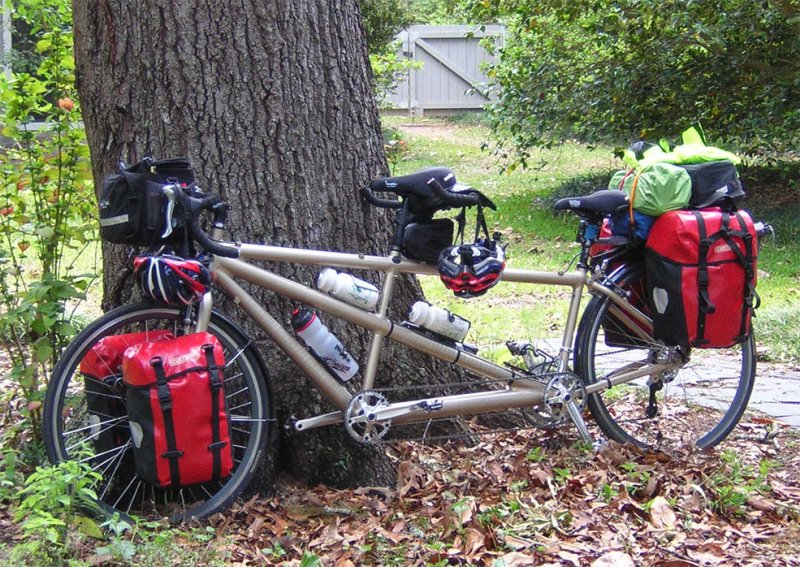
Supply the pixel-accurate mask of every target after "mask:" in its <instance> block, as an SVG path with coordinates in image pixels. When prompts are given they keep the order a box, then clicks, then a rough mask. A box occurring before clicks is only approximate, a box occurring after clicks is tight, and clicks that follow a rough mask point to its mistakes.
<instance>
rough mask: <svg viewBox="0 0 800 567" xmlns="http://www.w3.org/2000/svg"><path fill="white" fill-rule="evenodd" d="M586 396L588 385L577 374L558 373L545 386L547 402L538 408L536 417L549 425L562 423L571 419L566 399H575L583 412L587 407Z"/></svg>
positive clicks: (553, 425) (554, 425)
mask: <svg viewBox="0 0 800 567" xmlns="http://www.w3.org/2000/svg"><path fill="white" fill-rule="evenodd" d="M586 398H587V396H586V387H585V386H584V385H583V381H582V380H581V379H580V378H579V377H578V375H577V374H573V373H571V372H565V373H561V374H556V375H554V376H553V377H552V378H551V379H550V381H549V382H548V383H547V386H545V389H544V399H545V403H544V404H542V405H541V406H538V407H537V408H536V409H537V411H536V417H537V418H538V419H539V420H541V421H546V422H547V425H548V426H549V427H556V426H559V425H562V424H563V423H564V422H566V421H567V420H568V419H569V411H568V410H567V408H566V405H565V402H566V400H568V399H569V400H572V401H574V402H575V403H576V404H577V406H578V409H579V410H580V411H581V412H582V411H583V410H584V409H585V408H586Z"/></svg>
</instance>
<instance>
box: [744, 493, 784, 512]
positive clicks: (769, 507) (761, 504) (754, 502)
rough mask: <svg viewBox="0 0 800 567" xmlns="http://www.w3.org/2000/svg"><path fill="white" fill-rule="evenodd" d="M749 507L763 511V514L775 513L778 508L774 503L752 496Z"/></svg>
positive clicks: (749, 499) (748, 502) (748, 503)
mask: <svg viewBox="0 0 800 567" xmlns="http://www.w3.org/2000/svg"><path fill="white" fill-rule="evenodd" d="M747 505H748V506H751V507H752V508H755V509H756V510H761V511H762V512H774V511H775V509H776V508H777V506H775V503H774V502H772V501H770V500H767V499H766V498H762V497H761V496H751V497H750V498H748V499H747Z"/></svg>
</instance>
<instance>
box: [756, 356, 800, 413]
mask: <svg viewBox="0 0 800 567" xmlns="http://www.w3.org/2000/svg"><path fill="white" fill-rule="evenodd" d="M750 408H751V409H755V410H758V411H762V412H764V413H767V414H769V415H771V416H774V417H777V418H779V419H780V420H781V421H784V422H786V423H788V424H790V425H791V426H793V427H800V369H798V368H793V367H790V366H786V365H783V364H768V363H765V362H759V363H758V366H757V369H756V384H755V387H754V388H753V394H752V395H751V396H750Z"/></svg>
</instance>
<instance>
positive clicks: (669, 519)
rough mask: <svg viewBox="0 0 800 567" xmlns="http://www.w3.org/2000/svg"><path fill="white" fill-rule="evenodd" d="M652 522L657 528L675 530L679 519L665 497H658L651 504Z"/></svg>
mask: <svg viewBox="0 0 800 567" xmlns="http://www.w3.org/2000/svg"><path fill="white" fill-rule="evenodd" d="M650 521H651V522H652V523H653V526H654V527H656V528H674V527H675V522H676V521H677V518H676V517H675V512H673V510H672V506H670V505H669V502H667V499H666V498H664V497H663V496H656V497H655V498H653V500H652V501H651V502H650Z"/></svg>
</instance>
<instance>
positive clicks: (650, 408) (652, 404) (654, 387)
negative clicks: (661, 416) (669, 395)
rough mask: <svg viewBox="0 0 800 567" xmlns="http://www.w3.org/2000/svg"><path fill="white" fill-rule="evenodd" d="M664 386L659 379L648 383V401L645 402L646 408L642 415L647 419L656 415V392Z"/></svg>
mask: <svg viewBox="0 0 800 567" xmlns="http://www.w3.org/2000/svg"><path fill="white" fill-rule="evenodd" d="M663 387H664V384H662V383H661V382H660V381H659V382H656V383H655V384H650V401H649V402H648V404H647V409H646V410H645V412H644V415H645V417H646V418H648V419H653V418H654V417H655V416H657V415H658V403H657V402H656V392H658V391H659V390H661V389H662V388H663Z"/></svg>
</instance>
